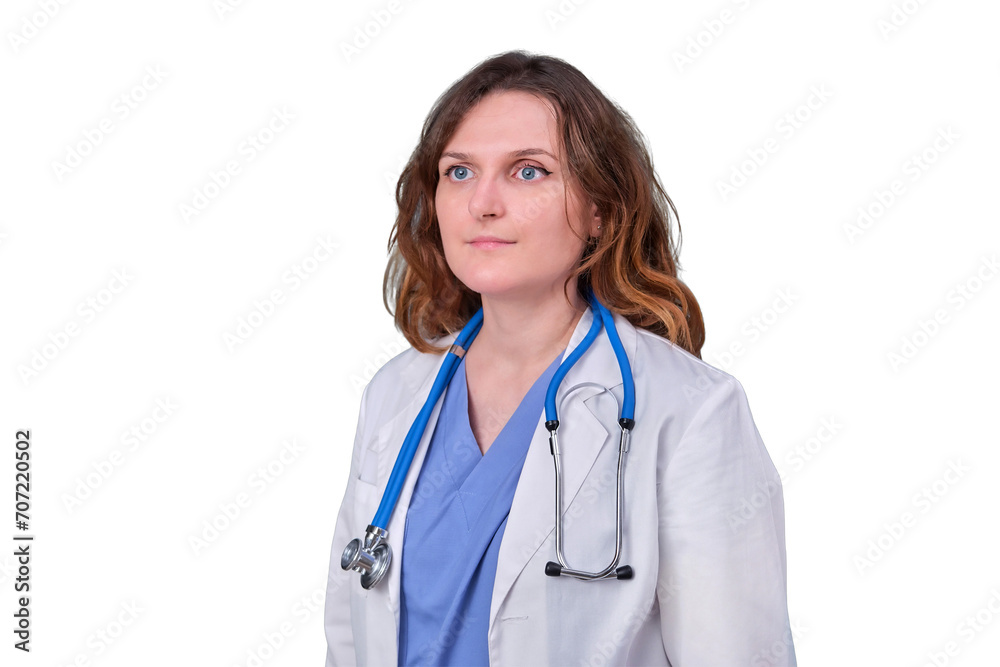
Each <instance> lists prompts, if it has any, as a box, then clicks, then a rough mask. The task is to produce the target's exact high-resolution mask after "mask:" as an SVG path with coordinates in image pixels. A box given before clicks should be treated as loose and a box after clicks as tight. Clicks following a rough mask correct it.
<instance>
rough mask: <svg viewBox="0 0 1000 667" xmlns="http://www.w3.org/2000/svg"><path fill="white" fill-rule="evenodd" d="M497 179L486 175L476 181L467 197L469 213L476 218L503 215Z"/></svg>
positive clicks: (502, 204) (500, 190) (502, 203)
mask: <svg viewBox="0 0 1000 667" xmlns="http://www.w3.org/2000/svg"><path fill="white" fill-rule="evenodd" d="M497 180H498V179H497V178H493V177H490V176H489V175H486V176H484V177H483V178H480V179H479V182H478V183H476V188H475V190H473V191H472V196H471V197H469V213H470V214H471V215H472V217H474V218H476V219H477V220H479V219H482V218H487V217H500V216H502V215H503V213H504V202H503V192H502V188H501V186H500V185H499V184H498V183H497Z"/></svg>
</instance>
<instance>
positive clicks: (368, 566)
mask: <svg viewBox="0 0 1000 667" xmlns="http://www.w3.org/2000/svg"><path fill="white" fill-rule="evenodd" d="M589 301H590V307H591V310H592V311H593V312H594V319H593V322H592V323H591V326H590V330H589V331H588V332H587V335H586V336H585V337H584V339H583V340H582V341H581V342H580V344H579V345H577V346H576V348H575V349H574V350H573V352H571V353H570V355H569V356H568V357H566V359H564V360H563V362H562V363H561V364H560V365H559V368H558V369H556V373H555V375H554V376H553V377H552V381H551V382H550V383H549V387H548V391H547V392H546V395H545V419H546V421H545V427H546V428H547V429H548V430H549V449H550V451H551V452H552V460H553V462H554V465H555V472H556V494H555V495H556V499H555V503H556V505H555V510H556V521H555V533H556V539H555V541H556V558H558V559H559V562H558V563H553V562H551V561H550V562H549V563H547V564H546V566H545V574H547V575H549V576H553V577H555V576H559V575H567V576H570V577H576V578H578V579H583V580H587V581H592V580H596V579H606V578H610V577H612V576H613V577H616V578H618V579H631V578H632V568H631V567H629V566H628V565H624V566H618V561H619V559H620V557H621V546H622V498H623V493H624V489H623V476H624V468H625V454H626V453H627V452H628V442H629V434H630V432H631V430H632V428H633V427H634V425H635V421H634V419H633V415H634V413H635V384H634V382H633V378H632V369H631V367H630V366H629V361H628V356H627V355H626V353H625V348H624V347H623V346H622V343H621V339H620V338H619V336H618V330H617V329H616V328H615V324H614V318H613V317H612V315H611V313H610V312H609V311H608V309H607V308H605V307H604V305H603V304H602V303H601V302H600V301H598V300H597V297H596V296H594V294H593V292H590V293H589ZM482 324H483V309H482V308H480V309H479V310H478V311H476V314H475V315H473V316H472V318H471V319H470V320H469V321H468V323H467V324H466V325H465V327H463V328H462V331H461V332H460V333H459V334H458V336H457V337H456V338H455V342H454V343H453V344H452V346H451V348H450V349H449V350H448V352H447V354H446V358H445V360H444V362H443V363H442V365H441V369H440V370H439V371H438V375H437V377H436V378H435V380H434V385H433V386H432V387H431V391H430V394H429V395H428V397H427V401H426V402H425V403H424V406H423V408H421V410H420V413H419V414H418V415H417V418H416V419H415V420H414V421H413V424H412V425H411V426H410V430H409V431H408V432H407V434H406V438H405V439H404V440H403V446H402V448H401V449H400V452H399V456H398V457H397V458H396V463H395V464H394V465H393V467H392V472H391V473H390V474H389V481H388V483H387V484H386V488H385V492H384V493H383V494H382V500H381V502H380V503H379V506H378V510H376V512H375V518H374V519H372V523H371V524H370V525H369V526H368V528H367V529H366V530H365V537H364V540H363V541H362V540H361V539H357V538H355V539H353V540H351V542H350V543H349V544H348V545H347V547H346V548H345V549H344V553H343V555H342V556H341V558H340V566H341V567H342V568H343V569H345V570H354V571H355V572H359V573H361V586H362V587H363V588H365V589H369V588H371V587H373V586H375V585H377V584H378V583H379V582H380V581H382V579H383V578H384V577H385V575H386V573H387V572H388V571H389V565H390V563H391V562H392V549H391V548H390V547H389V542H388V538H389V533H388V531H387V530H386V529H385V526H387V525H388V523H389V516H390V515H391V514H392V511H393V509H394V508H395V506H396V502H397V500H398V499H399V494H400V492H401V491H402V488H403V482H404V480H405V478H406V474H407V472H408V471H409V469H410V464H411V463H412V462H413V456H414V454H416V451H417V446H418V444H419V443H420V440H421V438H422V437H423V433H424V430H425V429H426V427H427V422H428V420H429V419H430V414H431V412H432V411H433V410H434V406H435V405H436V404H437V402H438V400H439V399H440V398H441V395H442V394H443V393H444V390H445V387H447V386H448V384H449V383H450V382H451V378H452V376H453V375H454V374H455V370H456V369H457V368H458V364H459V362H460V361H461V359H462V357H463V356H465V351H466V350H467V349H469V346H470V345H471V344H472V341H473V340H474V339H475V337H476V335H477V334H478V333H479V329H480V328H481V327H482ZM602 326H603V327H604V328H605V329H606V330H607V334H608V338H609V340H610V341H611V346H612V348H614V351H615V356H616V357H617V359H618V366H619V368H620V369H621V374H622V383H623V385H624V396H625V398H624V403H623V405H622V409H621V418H620V419H619V420H618V424H619V426H620V427H621V430H622V433H621V438H620V440H619V445H618V470H617V482H616V485H615V554H614V558H613V559H612V560H611V563H610V564H609V565H608V566H607V567H606V568H604V569H603V570H601V571H600V572H586V571H583V570H575V569H573V568H570V567H569V566H567V564H566V558H565V556H564V554H563V546H562V545H563V526H562V470H561V467H560V463H559V457H560V452H559V440H558V429H559V419H558V417H557V415H556V405H555V396H556V390H557V389H558V388H559V385H560V384H561V382H562V379H563V377H565V375H566V373H567V372H568V371H569V369H570V368H571V367H572V366H573V364H575V363H576V361H577V360H578V359H579V358H580V357H581V356H583V353H584V352H586V351H587V349H588V348H589V347H590V344H591V343H592V342H594V339H595V338H597V335H598V334H599V333H600V330H601V328H602Z"/></svg>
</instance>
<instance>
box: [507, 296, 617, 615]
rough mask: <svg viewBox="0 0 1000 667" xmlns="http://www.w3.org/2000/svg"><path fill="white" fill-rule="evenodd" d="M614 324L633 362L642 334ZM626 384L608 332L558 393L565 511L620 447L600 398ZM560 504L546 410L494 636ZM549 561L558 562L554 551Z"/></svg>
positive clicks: (517, 504)
mask: <svg viewBox="0 0 1000 667" xmlns="http://www.w3.org/2000/svg"><path fill="white" fill-rule="evenodd" d="M593 317H594V316H593V314H592V313H591V311H590V310H587V311H586V312H585V313H584V314H583V315H582V316H581V317H580V321H579V322H578V323H577V326H576V329H575V330H574V332H573V336H572V338H571V339H570V342H569V345H568V346H567V353H569V352H571V351H572V350H573V349H574V348H575V347H576V346H577V345H578V344H579V343H580V341H582V340H583V338H584V336H586V334H587V332H588V331H589V330H590V326H591V323H592V322H593ZM614 321H615V325H616V327H617V329H618V333H619V336H620V337H621V340H622V345H623V346H624V348H625V350H626V352H627V354H628V357H629V359H630V361H631V360H633V359H634V358H635V347H636V331H635V328H634V327H633V326H632V324H631V323H629V322H628V321H627V320H626V319H624V318H623V317H621V316H619V315H614ZM566 356H567V354H564V355H563V359H565V358H566ZM560 363H562V361H560ZM620 385H622V379H621V371H620V369H619V366H618V361H617V358H616V357H615V353H614V349H613V348H612V346H611V342H610V341H609V340H608V337H607V333H606V332H605V331H604V330H603V329H602V331H601V333H600V334H599V335H598V337H597V339H595V340H594V341H593V342H592V343H591V345H590V348H589V349H588V350H587V351H586V352H585V353H584V354H583V356H582V357H580V359H579V360H577V362H576V364H574V366H573V367H572V368H571V369H570V371H569V372H568V373H567V374H566V377H565V378H563V381H562V383H561V384H560V386H559V389H558V390H557V392H556V409H557V412H558V415H557V416H558V418H559V430H558V438H559V448H560V451H561V452H562V476H563V487H562V511H563V512H565V511H566V509H567V508H568V507H569V505H570V503H571V502H572V501H573V498H574V497H575V496H576V494H577V492H578V491H579V489H580V487H581V486H582V484H583V482H584V480H585V479H586V477H587V475H588V474H589V473H590V470H591V468H592V467H593V465H594V462H595V460H596V459H597V457H598V455H599V454H600V452H601V451H602V449H603V448H604V447H609V446H611V447H617V446H618V438H619V434H620V433H621V429H620V428H619V427H618V424H617V422H618V414H617V413H615V414H611V412H610V411H609V410H608V407H607V406H608V401H603V402H601V404H600V405H601V408H600V409H598V408H597V406H596V405H595V404H596V403H597V400H596V397H597V396H598V395H600V394H603V393H604V392H605V391H610V390H611V389H612V388H614V387H619V389H617V390H616V392H618V393H620V391H621V389H620ZM567 397H568V398H567ZM610 404H611V405H612V406H614V405H615V402H614V400H611V401H610ZM612 409H614V408H612ZM605 413H607V414H605ZM554 504H555V470H554V467H553V462H552V454H551V453H550V451H549V432H548V429H546V428H545V414H544V410H543V411H542V415H541V417H540V419H539V422H538V425H537V427H536V428H535V433H534V436H533V437H532V440H531V444H530V445H529V447H528V453H527V456H526V457H525V461H524V467H523V468H522V469H521V476H520V479H519V480H518V484H517V490H516V491H515V493H514V500H513V503H512V505H511V508H510V514H509V515H508V518H507V527H506V530H505V531H504V537H503V542H502V543H501V545H500V554H499V557H498V562H497V572H496V579H495V580H494V585H493V598H492V603H491V605H490V628H491V629H492V628H493V624H494V623H495V622H496V617H497V613H498V611H499V609H500V607H501V606H502V605H503V602H504V600H505V598H506V597H507V593H508V592H509V591H510V588H511V586H512V585H513V584H514V581H515V580H516V579H517V577H518V576H520V574H521V572H522V571H523V570H524V568H525V566H526V565H527V563H528V561H529V560H530V559H531V557H532V556H533V555H534V553H535V552H536V551H538V548H539V547H540V546H541V544H542V543H543V542H544V541H545V539H546V538H547V537H548V536H549V534H550V533H551V532H552V531H553V530H554V528H555V516H554V512H555V507H554ZM549 560H556V557H555V552H554V551H553V553H552V554H551V558H550V559H549ZM531 574H532V575H539V576H545V575H544V574H543V573H542V572H541V568H539V572H532V573H531Z"/></svg>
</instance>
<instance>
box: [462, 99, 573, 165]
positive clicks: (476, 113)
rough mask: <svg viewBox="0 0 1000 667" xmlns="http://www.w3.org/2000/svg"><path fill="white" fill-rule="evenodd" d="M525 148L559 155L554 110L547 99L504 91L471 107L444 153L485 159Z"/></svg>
mask: <svg viewBox="0 0 1000 667" xmlns="http://www.w3.org/2000/svg"><path fill="white" fill-rule="evenodd" d="M527 147H533V148H543V149H546V150H548V151H549V152H550V153H552V154H553V155H558V152H557V150H558V148H559V133H558V123H557V122H556V112H555V109H554V108H553V106H552V104H551V103H549V102H548V100H545V99H542V98H540V97H538V96H536V95H532V94H531V93H527V92H524V91H504V92H502V93H493V94H490V95H488V96H486V97H484V98H483V99H482V100H480V101H479V103H478V104H476V106H474V107H472V109H470V110H469V112H468V113H467V114H466V115H465V118H463V119H462V122H461V123H459V125H458V127H457V128H456V130H455V133H454V134H453V135H452V136H451V139H449V140H448V143H447V144H446V145H445V148H444V150H446V151H457V152H463V153H469V154H474V155H475V154H480V155H482V156H483V157H486V156H488V155H491V154H503V153H509V152H512V151H515V150H518V149H521V148H527Z"/></svg>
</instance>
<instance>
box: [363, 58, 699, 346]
mask: <svg viewBox="0 0 1000 667" xmlns="http://www.w3.org/2000/svg"><path fill="white" fill-rule="evenodd" d="M504 91H525V92H528V93H531V94H534V95H536V96H540V97H542V98H544V99H546V100H548V101H549V102H550V103H551V104H552V106H553V107H554V108H555V111H556V114H557V125H558V128H559V137H560V140H561V143H562V149H563V152H564V159H565V161H566V166H567V168H568V171H569V173H568V178H569V179H573V180H574V181H575V182H576V183H577V184H578V185H579V187H580V190H581V192H582V193H583V194H584V195H585V197H586V198H587V199H588V205H589V203H590V202H592V203H594V204H596V206H597V213H598V215H600V218H601V228H602V231H601V234H600V236H598V237H597V238H596V239H594V240H593V241H592V242H590V243H588V245H587V247H586V248H585V250H584V251H583V255H582V257H581V260H580V264H579V265H578V266H577V267H576V268H575V269H574V271H573V272H572V273H571V275H570V277H569V278H568V279H567V282H566V285H564V291H565V287H566V286H568V284H569V281H570V280H572V278H573V276H576V277H577V290H578V291H579V293H580V296H581V298H584V299H586V294H587V288H588V287H589V288H590V289H592V290H593V292H594V294H595V295H596V296H597V298H598V299H600V301H601V302H602V303H603V304H604V305H605V306H607V308H608V310H610V311H612V312H614V313H618V314H620V315H621V316H622V317H624V318H626V319H627V320H628V321H629V322H631V323H632V324H633V325H634V326H636V327H641V328H643V329H647V330H648V331H652V332H653V333H655V334H658V335H660V336H662V337H664V338H667V339H669V340H670V341H672V342H673V343H675V344H677V345H678V346H680V347H682V348H683V349H685V350H687V351H688V352H690V353H691V354H693V355H694V356H696V357H699V358H700V357H701V347H702V345H703V344H704V342H705V324H704V321H703V319H702V315H701V308H700V307H699V305H698V301H697V300H696V299H695V297H694V294H693V293H692V292H691V290H690V289H689V288H688V287H687V285H685V284H684V283H683V282H682V281H681V280H680V279H678V277H677V271H678V269H679V268H680V264H679V261H678V253H679V251H680V240H681V232H680V221H679V219H678V216H677V209H676V208H675V207H674V203H673V202H672V201H671V200H670V197H668V196H667V193H666V191H665V190H664V189H663V186H662V185H661V184H660V182H659V179H658V177H657V175H656V172H655V171H654V169H653V163H652V160H651V158H650V155H649V151H648V150H647V148H646V145H645V141H644V139H643V136H642V133H641V132H640V131H639V129H638V128H637V127H636V126H635V123H634V121H633V120H632V118H631V117H630V116H629V115H628V114H627V113H626V112H625V111H624V110H622V109H621V108H619V107H618V105H617V104H615V103H614V102H612V101H611V100H609V99H608V98H607V97H605V96H604V94H603V93H601V91H600V90H598V89H597V87H596V86H594V84H593V83H591V82H590V80H589V79H587V77H585V76H584V75H583V74H582V73H581V72H580V71H579V70H578V69H576V68H575V67H573V66H572V65H570V64H569V63H567V62H565V61H564V60H561V59H559V58H555V57H551V56H544V55H536V54H531V53H528V52H526V51H521V50H518V51H508V52H506V53H502V54H500V55H497V56H494V57H491V58H488V59H487V60H484V61H483V62H481V63H479V64H478V65H476V66H475V67H474V68H473V69H472V70H470V71H469V73H468V74H466V75H465V76H463V77H462V78H461V79H459V80H458V81H456V82H455V83H454V84H452V85H451V87H450V88H448V90H446V91H445V92H444V93H443V94H442V95H441V96H440V97H439V98H438V99H437V101H436V102H435V103H434V106H433V108H432V109H431V112H430V114H428V116H427V119H426V120H425V121H424V126H423V130H422V132H421V135H420V141H419V143H418V144H417V146H416V148H415V149H414V151H413V153H412V155H411V156H410V159H409V161H408V162H407V163H406V166H405V167H404V168H403V172H402V174H401V175H400V177H399V181H398V182H397V183H396V205H397V207H398V211H399V212H398V214H397V216H396V222H395V224H394V225H393V228H392V232H391V233H390V235H389V244H388V250H389V262H388V265H387V266H386V270H385V276H384V280H383V284H382V292H383V303H384V304H385V307H386V310H388V311H389V314H390V315H393V317H394V319H395V322H396V326H397V328H398V329H399V330H400V331H401V332H402V334H403V335H404V336H405V337H406V340H407V341H409V343H410V345H412V346H413V348H414V349H416V350H418V351H420V352H434V353H441V352H444V351H445V350H446V349H447V347H446V346H438V345H435V344H433V343H432V342H431V340H433V339H436V338H438V337H440V336H444V335H447V334H449V333H452V332H454V331H458V330H459V329H461V328H462V326H464V325H465V323H466V322H467V321H468V320H469V318H470V317H472V315H473V314H475V312H476V311H477V310H478V309H479V307H480V306H481V305H482V301H481V297H480V295H479V294H477V293H476V292H473V291H472V290H470V289H469V288H467V287H466V286H465V285H463V284H462V282H461V281H459V280H458V278H456V277H455V275H454V274H453V273H452V272H451V269H450V268H449V267H448V263H447V262H446V261H445V256H444V248H443V246H442V243H441V234H440V231H439V229H438V222H437V214H436V212H435V209H434V197H435V192H436V190H437V185H438V179H439V174H438V161H439V160H440V158H441V154H442V153H443V152H444V149H445V146H446V145H447V143H448V141H449V140H450V139H451V137H452V135H453V134H454V132H455V130H456V129H457V128H458V125H459V124H460V123H461V121H462V120H463V118H464V117H465V114H466V113H467V112H468V111H469V110H470V109H472V108H473V107H474V106H475V105H476V104H477V103H478V102H479V101H480V100H481V99H482V98H483V97H485V96H486V95H488V94H492V93H499V92H504ZM569 182H570V181H569V180H567V183H569ZM671 212H672V213H673V217H674V219H676V220H677V243H676V244H675V243H674V240H673V238H672V236H671V230H670V217H671ZM390 302H394V304H395V308H391V307H390Z"/></svg>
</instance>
